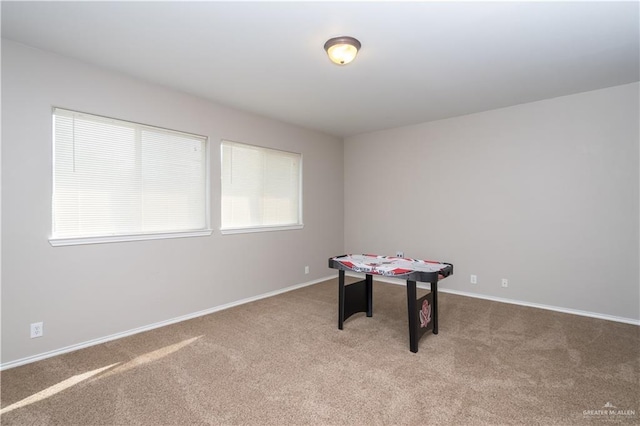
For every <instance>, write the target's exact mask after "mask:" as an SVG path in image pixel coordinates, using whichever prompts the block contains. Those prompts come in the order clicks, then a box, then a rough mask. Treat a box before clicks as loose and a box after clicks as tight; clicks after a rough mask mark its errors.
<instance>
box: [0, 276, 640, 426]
mask: <svg viewBox="0 0 640 426" xmlns="http://www.w3.org/2000/svg"><path fill="white" fill-rule="evenodd" d="M373 291H374V311H373V317H371V318H367V317H366V316H365V314H363V313H361V314H356V315H354V316H352V317H351V318H349V319H348V320H347V321H346V322H345V326H344V330H338V329H337V293H338V292H337V280H330V281H327V282H323V283H320V284H316V285H312V286H309V287H305V288H301V289H298V290H295V291H291V292H288V293H284V294H280V295H277V296H274V297H270V298H267V299H262V300H259V301H256V302H252V303H248V304H245V305H242V306H238V307H234V308H231V309H227V310H224V311H220V312H216V313H214V314H210V315H206V316H203V317H199V318H196V319H193V320H189V321H184V322H181V323H178V324H173V325H170V326H167V327H162V328H159V329H155V330H152V331H148V332H145V333H140V334H136V335H133V336H129V337H126V338H123V339H119V340H116V341H112V342H108V343H104V344H100V345H96V346H93V347H90V348H86V349H82V350H79V351H75V352H72V353H68V354H64V355H60V356H57V357H54V358H49V359H46V360H43V361H39V362H35V363H32V364H28V365H24V366H21V367H16V368H12V369H9V370H6V371H3V372H2V373H0V380H1V412H0V422H1V424H2V425H7V426H8V425H311V424H314V425H427V424H429V425H527V424H531V425H584V424H602V423H603V422H606V423H607V424H608V423H626V424H640V327H638V326H634V325H628V324H621V323H615V322H610V321H604V320H599V319H593V318H586V317H580V316H575V315H569V314H563V313H557V312H552V311H546V310H540V309H535V308H528V307H522V306H516V305H509V304H503V303H498V302H491V301H486V300H480V299H473V298H468V297H463V296H457V295H453V294H446V293H440V294H439V332H440V333H439V334H438V335H433V334H427V335H425V336H424V337H423V338H422V339H421V340H420V345H419V351H418V353H411V352H410V351H409V348H408V346H409V343H408V340H409V336H408V327H407V316H406V292H405V288H404V286H398V285H392V284H387V283H379V282H377V283H375V284H374V289H373ZM419 292H422V293H424V292H425V291H422V290H420V289H419Z"/></svg>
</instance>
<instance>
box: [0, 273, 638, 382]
mask: <svg viewBox="0 0 640 426" xmlns="http://www.w3.org/2000/svg"><path fill="white" fill-rule="evenodd" d="M346 275H347V276H351V277H356V278H361V277H362V276H361V275H357V274H351V273H347V274H346ZM335 278H336V276H335V275H331V276H327V277H324V278H319V279H317V280H313V281H307V282H304V283H301V284H296V285H293V286H290V287H286V288H282V289H279V290H274V291H270V292H268V293H264V294H260V295H258V296H253V297H248V298H246V299H241V300H237V301H235V302H231V303H227V304H224V305H220V306H215V307H213V308H209V309H205V310H202V311H198V312H193V313H191V314H187V315H182V316H180V317H176V318H172V319H169V320H165V321H160V322H156V323H154V324H149V325H145V326H142V327H138V328H134V329H131V330H127V331H123V332H121V333H115V334H111V335H109V336H105V337H99V338H97V339H92V340H88V341H86V342H82V343H78V344H75V345H71V346H67V347H64V348H60V349H55V350H52V351H49V352H44V353H41V354H37V355H33V356H29V357H26V358H21V359H18V360H15V361H9V362H6V363H1V364H0V371H2V370H6V369H9V368H13V367H18V366H20V365H24V364H29V363H32V362H36V361H41V360H43V359H47V358H51V357H54V356H57V355H62V354H65V353H68V352H73V351H77V350H79V349H83V348H87V347H89V346H95V345H99V344H101V343H106V342H109V341H112V340H116V339H121V338H123V337H127V336H131V335H133V334H138V333H142V332H145V331H149V330H153V329H156V328H160V327H164V326H167V325H170V324H175V323H178V322H182V321H186V320H190V319H193V318H197V317H201V316H204V315H208V314H212V313H214V312H218V311H222V310H225V309H229V308H233V307H235V306H239V305H244V304H245V303H250V302H254V301H256V300H260V299H265V298H267V297H272V296H276V295H278V294H282V293H286V292H289V291H293V290H297V289H299V288H302V287H307V286H310V285H313V284H318V283H321V282H323V281H327V280H330V279H335ZM375 279H376V280H377V281H382V282H386V283H390V284H396V285H405V284H406V282H405V281H403V280H400V279H396V278H390V277H382V276H376V278H375ZM418 287H419V288H423V289H429V284H425V283H418ZM439 292H440V293H451V294H456V295H459V296H466V297H472V298H476V299H484V300H491V301H494V302H501V303H509V304H513V305H520V306H528V307H531V308H538V309H546V310H549V311H556V312H563V313H566V314H573V315H580V316H584V317H590V318H598V319H603V320H607V321H615V322H621V323H625V324H632V325H639V326H640V320H636V319H632V318H624V317H617V316H614V315H606V314H600V313H596V312H588V311H581V310H577V309H569V308H563V307H559V306H550V305H542V304H539V303H530V302H523V301H520V300H513V299H505V298H502V297H494V296H486V295H483V294H477V293H468V292H464V291H458V290H450V289H446V288H441V289H439Z"/></svg>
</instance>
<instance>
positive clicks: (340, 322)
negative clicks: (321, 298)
mask: <svg viewBox="0 0 640 426" xmlns="http://www.w3.org/2000/svg"><path fill="white" fill-rule="evenodd" d="M343 324H344V271H343V270H342V269H341V270H339V271H338V329H339V330H342V326H343Z"/></svg>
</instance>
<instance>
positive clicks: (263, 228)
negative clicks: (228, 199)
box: [219, 139, 304, 235]
mask: <svg viewBox="0 0 640 426" xmlns="http://www.w3.org/2000/svg"><path fill="white" fill-rule="evenodd" d="M225 142H227V143H230V144H237V145H246V146H249V147H253V148H257V149H261V150H270V151H278V152H283V153H287V154H295V155H298V156H299V157H300V164H299V167H298V223H295V224H289V225H258V226H243V227H226V228H225V227H223V226H222V210H223V208H224V207H223V200H222V199H223V197H224V193H223V187H222V179H223V167H224V165H223V161H224V157H223V153H222V151H223V149H224V144H225ZM303 157H304V156H303V154H302V153H301V152H295V151H287V150H284V149H278V148H270V147H266V146H262V145H256V144H250V143H245V142H238V141H234V140H231V139H221V140H220V228H219V230H220V233H221V234H222V235H233V234H247V233H255V232H273V231H291V230H299V229H303V228H304V220H303V210H304V209H303V205H304V199H303V194H304V191H303V188H304V179H303V177H304V173H303V172H304V170H303V168H304V158H303Z"/></svg>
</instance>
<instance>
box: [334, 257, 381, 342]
mask: <svg viewBox="0 0 640 426" xmlns="http://www.w3.org/2000/svg"><path fill="white" fill-rule="evenodd" d="M344 276H345V273H344V271H343V270H342V269H341V270H339V271H338V328H339V329H340V330H342V327H343V325H344V321H345V320H346V319H347V318H349V317H350V316H351V315H353V314H355V313H357V312H366V313H367V316H368V317H370V316H372V315H373V278H372V276H371V275H369V274H367V277H366V279H364V280H362V281H358V282H354V283H351V284H349V285H345V283H344Z"/></svg>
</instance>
